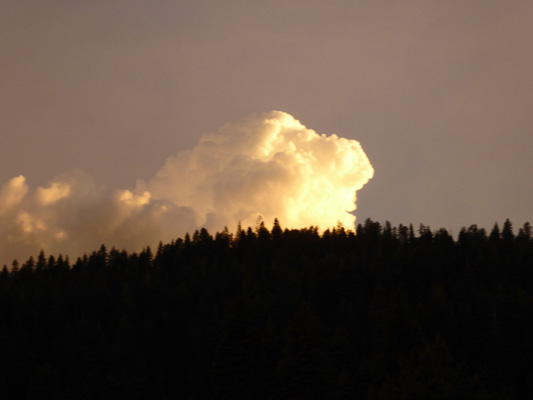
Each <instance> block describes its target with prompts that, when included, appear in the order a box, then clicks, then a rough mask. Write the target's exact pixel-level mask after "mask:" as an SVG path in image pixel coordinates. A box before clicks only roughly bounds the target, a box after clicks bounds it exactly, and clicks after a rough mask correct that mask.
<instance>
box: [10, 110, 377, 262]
mask: <svg viewBox="0 0 533 400" xmlns="http://www.w3.org/2000/svg"><path fill="white" fill-rule="evenodd" d="M373 172H374V171H373V168H372V166H371V164H370V162H369V160H368V158H367V156H366V155H365V153H364V151H363V149H362V148H361V146H360V144H359V143H358V142H357V141H355V140H348V139H344V138H339V137H337V136H336V135H330V136H327V135H325V134H321V135H319V134H317V133H316V132H315V131H313V130H311V129H308V128H306V127H305V126H304V125H302V124H301V123H300V122H299V121H297V120H295V119H294V118H293V117H292V116H291V115H289V114H287V113H284V112H280V111H272V112H270V113H265V114H259V115H252V116H249V117H247V118H245V119H243V120H241V121H237V122H233V123H229V124H227V125H225V126H224V127H222V128H221V129H220V130H218V131H216V132H213V133H208V134H206V135H204V136H203V137H202V138H201V140H200V142H199V143H198V145H197V146H196V147H194V148H192V149H190V150H187V151H183V152H180V153H178V154H177V155H176V156H175V157H171V158H169V159H168V160H167V161H166V163H165V165H164V166H163V167H162V168H161V170H160V171H159V172H158V173H157V174H156V176H155V177H154V178H153V179H150V180H147V181H138V182H137V184H136V187H135V188H131V189H127V190H109V189H106V188H103V187H101V186H99V185H97V184H96V183H95V182H94V181H93V180H92V179H91V178H90V177H89V176H87V175H86V174H84V173H82V172H79V171H75V172H72V173H69V174H63V175H61V176H59V177H57V178H56V179H54V180H53V181H52V182H51V183H50V184H49V185H48V186H47V187H39V188H37V189H36V190H35V191H33V192H30V190H29V188H28V185H27V183H26V179H25V178H24V177H23V176H18V177H15V178H13V179H11V180H10V181H9V182H7V183H6V184H5V185H4V186H3V187H2V189H1V190H0V223H1V225H0V234H1V235H2V237H3V241H2V243H1V244H0V252H1V254H2V259H3V260H2V262H7V260H10V259H13V258H19V259H26V258H27V257H28V256H29V255H30V254H35V253H36V252H38V251H39V249H41V248H42V249H43V250H45V252H47V253H53V254H57V253H63V254H65V253H66V254H69V255H71V256H78V255H80V254H82V253H83V252H87V251H91V250H93V249H95V248H97V247H98V246H99V245H100V244H101V243H105V244H106V245H108V246H116V247H119V248H126V249H128V250H132V251H136V250H139V249H140V248H141V247H143V246H146V245H152V246H153V245H156V244H157V242H159V240H163V241H168V240H171V239H173V238H176V237H178V236H182V235H184V234H185V233H186V232H191V231H193V230H194V229H197V228H199V227H206V228H207V229H209V230H210V231H217V230H222V229H223V227H224V226H228V227H229V228H230V229H235V227H236V226H237V224H238V223H239V222H241V223H242V225H243V226H249V225H251V226H253V225H255V223H256V221H257V218H258V216H261V217H262V218H263V220H264V221H265V222H267V223H272V221H273V220H274V218H278V219H279V220H280V221H281V223H282V225H283V226H284V227H289V228H300V227H305V226H310V225H314V226H318V227H319V228H321V229H326V228H328V227H331V226H334V225H335V224H336V223H337V222H338V221H340V222H341V223H343V224H344V225H345V226H347V227H351V226H353V224H354V222H355V216H354V215H353V213H352V211H353V210H355V200H356V193H355V192H356V191H357V190H359V189H361V188H362V187H363V186H364V185H365V184H366V183H367V182H368V180H369V179H371V178H372V176H373Z"/></svg>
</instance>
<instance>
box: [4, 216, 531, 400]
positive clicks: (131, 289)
mask: <svg viewBox="0 0 533 400" xmlns="http://www.w3.org/2000/svg"><path fill="white" fill-rule="evenodd" d="M0 322H1V325H0V396H1V397H2V398H20V399H23V398H40V399H46V398H54V399H73V398H76V399H93V398H94V399H122V398H124V399H171V398H172V399H173V398H183V399H215V398H216V399H313V398H317V399H326V398H327V399H522V398H523V399H530V398H533V240H532V232H531V226H530V225H529V224H528V223H526V224H525V225H524V226H523V227H522V228H521V229H520V230H519V232H518V233H517V234H516V235H515V234H514V233H513V227H512V225H511V223H510V222H509V221H506V223H505V224H504V226H503V227H502V229H501V230H500V228H499V227H497V226H496V227H495V228H494V229H493V230H492V231H491V232H490V233H489V234H487V232H485V230H483V229H479V228H477V227H476V226H471V227H469V228H468V229H466V228H465V229H463V230H462V231H461V232H460V233H459V235H458V238H457V240H454V239H453V238H452V237H451V236H450V235H449V234H448V233H447V232H446V231H445V230H443V229H441V230H438V231H436V232H432V231H431V230H430V229H429V228H428V227H425V226H420V228H419V229H418V231H416V232H415V230H414V229H413V227H412V226H411V227H406V226H401V225H400V226H399V227H391V225H390V224H389V223H387V224H385V226H381V225H380V224H379V223H377V222H372V221H370V220H368V221H366V222H365V224H364V225H359V226H358V228H357V234H354V233H353V232H347V231H345V230H344V229H343V228H342V227H337V228H336V229H334V230H331V231H326V232H324V234H323V235H322V236H320V235H319V234H318V232H317V230H316V229H314V228H309V229H301V230H285V231H282V230H281V228H280V226H279V224H278V223H277V222H276V224H275V226H274V228H273V229H272V232H270V231H269V230H268V229H267V228H266V227H265V226H264V224H259V225H258V227H257V229H256V230H255V231H253V230H252V229H248V230H246V231H244V230H242V229H239V230H238V232H237V233H236V235H235V236H233V235H231V234H229V233H228V231H227V230H225V231H223V232H221V233H217V234H216V235H215V236H214V237H213V236H211V235H210V234H209V233H208V232H207V231H206V230H205V229H202V230H201V231H198V232H195V233H194V235H193V236H192V238H191V237H189V236H187V237H186V238H185V239H184V240H182V239H178V240H177V241H175V242H172V243H170V244H166V245H163V244H160V246H159V248H158V249H157V252H156V254H155V255H154V254H152V252H151V250H150V249H149V248H147V249H145V250H144V251H142V252H141V253H139V254H136V253H133V254H128V253H127V252H125V251H118V250H116V249H111V250H108V249H106V248H105V247H104V246H102V247H101V248H100V249H99V250H98V251H95V252H94V253H92V254H90V255H88V256H84V257H83V258H80V259H78V260H77V261H76V262H75V263H74V264H71V263H70V262H69V260H68V259H65V258H64V257H62V256H58V257H54V256H49V257H48V258H47V257H45V255H44V254H43V253H41V254H40V255H39V257H38V258H37V259H36V260H34V259H32V258H31V259H29V260H28V261H27V262H26V263H24V264H22V265H19V264H18V263H16V262H15V263H13V265H12V267H11V268H10V270H8V269H7V268H4V269H3V271H2V272H1V273H0Z"/></svg>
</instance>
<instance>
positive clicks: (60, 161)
mask: <svg viewBox="0 0 533 400" xmlns="http://www.w3.org/2000/svg"><path fill="white" fill-rule="evenodd" d="M531 21H533V2H531V1H529V0H524V1H503V0H502V1H496V0H494V1H489V0H486V1H476V0H469V1H464V0H460V1H449V0H446V1H444V0H442V1H429V0H427V1H369V0H368V1H327V2H326V1H310V0H305V1H303V0H302V1H289V0H284V1H256V2H250V1H170V0H169V1H156V0H151V1H139V0H127V1H126V0H119V1H109V0H105V1H100V0H93V1H76V0H68V1H54V0H47V1H42V0H29V1H24V0H17V1H10V0H0V166H1V168H0V183H4V182H6V181H8V180H9V179H10V178H13V177H15V176H17V175H19V174H22V175H24V176H25V177H26V178H27V181H28V184H29V185H30V186H31V187H36V186H39V185H46V184H47V183H48V182H50V181H51V180H52V179H53V178H54V177H56V176H57V175H59V174H61V173H63V172H65V171H70V170H72V169H81V170H83V171H85V172H86V173H88V174H90V175H91V176H92V177H93V178H94V179H95V180H96V182H99V183H100V184H103V185H106V186H107V187H110V188H132V187H134V186H135V184H136V181H137V180H138V179H149V178H151V177H153V176H154V174H155V173H156V172H157V171H158V170H160V168H161V167H162V165H163V164H164V162H165V160H166V159H167V158H168V157H170V156H174V155H175V154H177V153H178V152H180V151H182V150H185V149H189V148H192V147H193V146H195V145H196V143H197V142H198V140H199V138H200V137H201V135H202V134H204V133H205V132H208V131H215V130H217V129H219V128H220V127H221V126H222V125H224V124H225V123H226V122H230V121H234V120H237V119H240V118H242V117H245V116H247V115H249V114H251V113H254V112H257V113H261V112H268V111H271V110H281V111H285V112H287V113H289V114H291V115H293V116H294V117H295V118H296V119H298V120H299V121H300V122H301V123H302V124H304V125H305V126H307V127H308V128H311V129H314V130H315V131H317V132H318V133H327V134H332V133H335V134H337V135H339V136H341V137H345V138H349V139H355V140H358V141H359V142H360V143H361V145H362V147H363V149H364V150H365V152H366V154H367V156H368V158H369V159H370V161H371V163H372V165H373V167H374V169H375V176H374V178H373V179H372V180H371V181H370V182H369V183H368V185H367V186H365V187H364V188H363V189H362V190H361V191H359V192H358V202H357V206H358V211H357V212H356V215H357V218H358V222H362V221H364V219H366V218H367V217H370V218H372V219H374V220H378V221H381V222H384V221H385V220H390V221H391V222H392V223H393V224H398V223H409V222H413V223H414V224H418V223H420V222H423V223H424V224H426V225H430V226H431V227H432V228H439V227H446V228H450V229H452V231H454V233H457V230H458V227H459V226H463V225H470V224H473V223H477V224H479V225H481V226H485V227H491V226H492V224H493V223H494V222H495V221H499V222H501V221H503V220H504V219H505V218H507V217H509V218H510V219H511V220H512V221H513V222H514V224H515V226H517V225H521V224H522V223H523V222H525V221H526V220H529V221H530V222H533V180H532V179H531V171H532V170H533V158H532V156H531V151H532V148H533V131H532V127H533V113H532V112H531V108H532V105H533V74H532V71H533V46H532V45H531V38H532V37H533V24H532V23H531Z"/></svg>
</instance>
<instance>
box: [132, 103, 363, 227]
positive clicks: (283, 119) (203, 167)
mask: <svg viewBox="0 0 533 400" xmlns="http://www.w3.org/2000/svg"><path fill="white" fill-rule="evenodd" d="M372 176H373V168H372V166H371V164H370V162H369V161H368V158H367V157H366V155H365V153H364V151H363V149H362V148H361V145H360V144H359V143H358V142H356V141H355V140H347V139H343V138H339V137H337V136H336V135H331V136H326V135H319V134H317V133H316V132H315V131H313V130H311V129H307V128H306V127H305V126H304V125H302V124H301V123H300V122H298V121H297V120H295V119H294V118H293V117H292V116H291V115H289V114H287V113H284V112H280V111H273V112H270V113H268V114H262V115H252V116H250V117H248V118H245V119H243V120H241V121H238V122H235V123H231V124H227V125H226V126H224V127H223V128H222V129H220V130H219V131H217V132H214V133H210V134H206V135H205V136H204V137H203V138H202V139H201V140H200V143H199V144H198V145H197V146H196V147H195V148H193V149H192V150H190V151H186V152H181V153H179V154H178V155H177V156H176V157H173V158H170V159H169V160H167V162H166V164H165V166H164V167H163V168H162V169H161V170H160V171H159V172H158V173H157V175H156V177H155V178H153V179H152V180H150V181H148V182H139V183H138V190H140V191H144V190H147V191H149V192H150V193H151V194H152V198H153V199H154V200H165V201H168V202H170V203H172V204H175V205H181V206H187V207H191V208H193V209H194V210H195V211H196V213H197V215H198V221H197V223H198V225H202V226H206V227H207V228H208V229H211V230H219V229H222V227H223V226H224V225H227V226H228V227H234V226H236V224H237V223H238V222H239V221H241V222H242V224H243V225H244V226H248V225H252V226H253V225H254V224H255V221H256V220H257V217H258V215H261V216H262V217H263V219H264V220H265V221H266V222H267V223H269V224H270V223H271V222H272V221H273V220H274V218H276V217H277V218H278V219H280V221H281V222H282V223H283V225H284V226H286V227H291V228H292V227H294V228H299V227H304V226H310V225H314V226H318V227H319V228H322V229H326V228H328V227H331V226H333V225H335V224H336V222H337V221H340V222H342V223H343V224H344V225H345V226H353V224H354V222H355V217H354V216H353V214H350V213H349V212H350V211H353V210H354V209H355V191H356V190H359V189H361V188H362V187H363V185H365V184H366V183H367V182H368V180H369V179H370V178H372Z"/></svg>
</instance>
